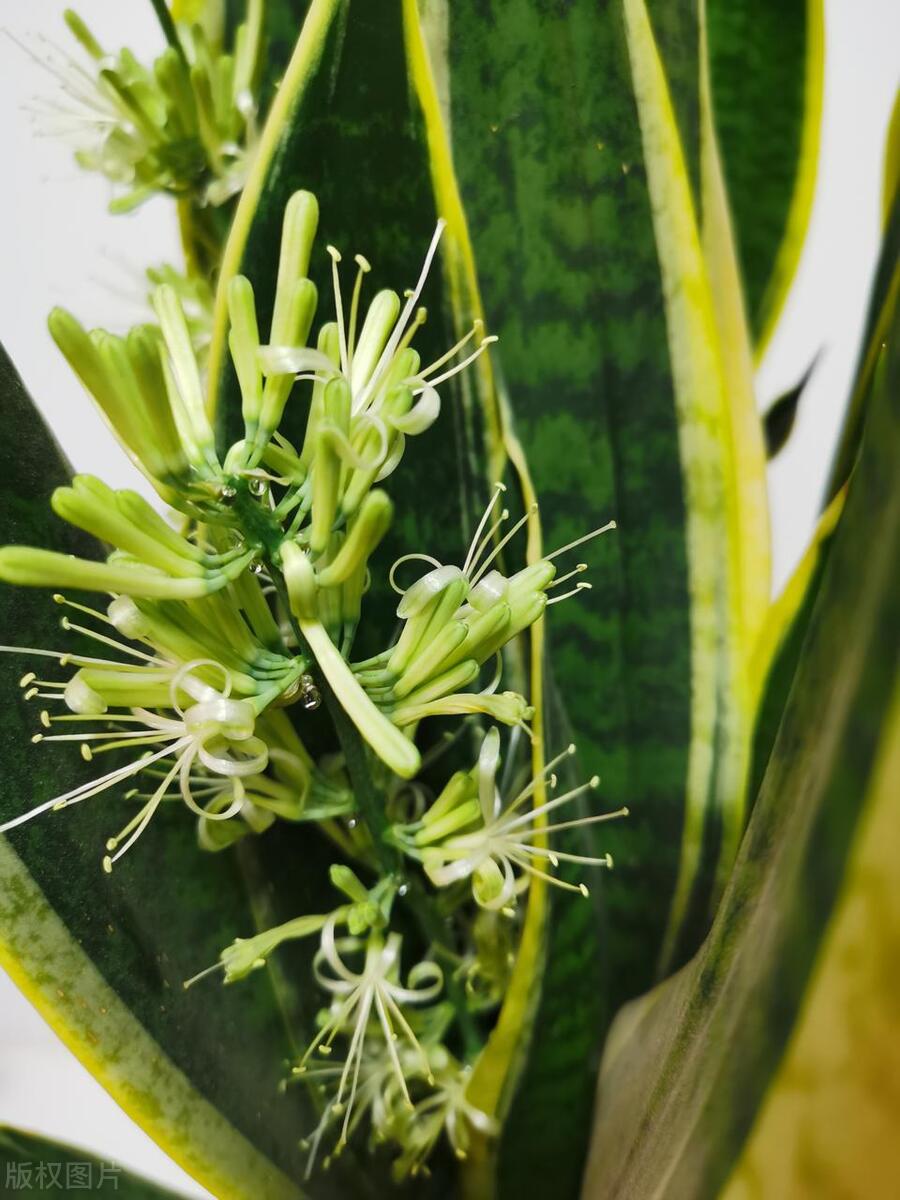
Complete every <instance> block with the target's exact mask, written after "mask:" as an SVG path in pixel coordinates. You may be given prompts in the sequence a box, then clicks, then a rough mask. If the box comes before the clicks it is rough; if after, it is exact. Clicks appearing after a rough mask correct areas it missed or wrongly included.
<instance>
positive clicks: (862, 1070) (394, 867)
mask: <svg viewBox="0 0 900 1200" xmlns="http://www.w3.org/2000/svg"><path fill="white" fill-rule="evenodd" d="M153 7H154V9H155V10H156V12H157V15H158V16H159V20H160V26H161V32H162V35H163V37H164V39H165V49H164V50H163V52H162V53H161V54H158V55H157V56H156V57H155V58H154V57H153V56H152V55H151V54H147V53H145V52H144V48H142V47H136V48H134V50H130V49H122V50H119V49H118V48H110V47H109V46H107V45H106V42H105V39H104V37H103V34H102V30H99V29H92V28H89V27H88V25H87V24H86V22H85V21H84V20H83V19H82V18H81V17H80V16H77V15H75V14H74V13H69V14H67V15H66V22H67V24H68V34H69V35H70V37H71V38H72V52H71V59H70V62H69V67H68V68H67V69H68V70H70V71H71V72H72V74H71V80H72V83H71V84H70V85H68V86H67V89H66V92H65V96H64V97H63V99H64V100H65V101H66V102H68V103H76V104H77V105H78V106H79V113H78V117H79V122H80V124H79V128H81V129H82V130H83V132H84V140H83V142H82V143H81V144H80V145H79V147H78V161H79V162H80V163H81V165H82V166H83V167H85V168H86V169H89V170H94V171H99V172H101V173H103V174H104V175H106V176H107V177H108V178H109V179H110V180H111V181H112V184H113V188H114V200H113V204H112V206H111V207H112V210H113V215H112V216H111V217H110V219H111V220H112V219H117V218H116V216H115V213H117V212H119V211H124V210H126V209H129V208H132V207H134V206H136V205H138V204H140V203H142V202H143V201H144V200H145V199H146V198H148V197H150V196H153V195H156V194H163V195H165V196H167V197H169V198H170V201H171V203H172V204H173V208H175V209H176V210H177V217H178V222H179V228H180V231H181V236H182V243H183V251H184V258H183V262H181V263H179V264H170V265H168V266H166V267H164V268H156V269H154V270H153V271H152V273H151V280H152V282H153V284H154V288H153V293H152V311H150V310H148V313H147V319H146V321H145V322H144V323H143V324H141V325H139V326H137V327H134V328H132V329H130V330H117V331H105V330H97V329H90V327H89V326H90V318H91V314H90V313H82V312H79V313H77V314H71V313H69V312H65V311H63V310H61V309H57V310H55V311H54V312H53V313H52V314H51V315H50V331H51V333H52V336H53V338H54V340H55V342H56V344H57V346H58V347H59V350H60V351H61V353H62V354H63V355H64V356H65V358H66V359H67V360H68V362H69V364H70V365H71V367H72V369H73V371H74V372H75V374H76V375H77V376H78V378H79V379H80V381H81V383H82V384H83V385H84V389H85V393H86V398H85V402H86V403H91V402H93V403H94V404H96V405H97V406H98V407H99V409H100V410H101V412H102V414H103V416H104V418H105V419H106V421H107V422H108V424H109V425H110V427H111V428H112V430H113V432H114V433H115V434H116V436H117V438H118V440H119V442H120V443H121V446H122V451H123V453H125V454H126V455H128V457H129V458H130V459H131V461H132V462H133V464H134V465H135V467H136V468H137V470H139V471H140V472H141V473H142V474H143V476H144V480H145V487H144V489H143V491H142V492H140V493H139V492H137V491H128V490H119V491H114V490H112V489H111V488H109V487H107V486H106V485H105V484H104V483H103V482H102V481H101V480H99V479H96V478H94V477H92V476H86V475H78V474H76V475H75V476H74V477H72V471H71V468H70V466H69V465H68V463H67V462H66V461H65V459H64V458H63V456H62V454H61V452H60V451H59V449H58V447H57V446H56V445H55V443H54V441H53V438H52V434H51V433H50V432H49V431H48V430H47V429H46V428H45V426H44V425H43V424H42V422H41V419H40V417H39V416H38V414H37V411H36V409H35V408H34V407H33V405H32V402H31V400H30V398H29V397H28V395H27V393H26V391H25V388H24V386H23V384H22V382H21V380H20V379H19V378H18V376H17V374H16V372H15V369H14V367H13V365H12V363H11V362H10V360H9V359H8V357H6V356H5V355H4V356H3V357H2V360H0V394H2V398H3V405H4V414H5V417H6V421H7V428H8V430H9V431H10V434H11V435H10V436H9V437H7V438H6V439H5V440H4V441H3V443H2V446H0V456H2V460H3V470H2V472H0V491H2V497H3V504H2V506H0V523H2V540H3V541H4V542H6V543H8V544H7V545H6V546H5V547H4V548H3V549H0V579H2V580H3V581H4V582H3V586H2V589H0V612H2V616H3V622H4V641H5V642H7V643H8V644H7V645H6V646H5V647H3V650H4V653H3V654H2V655H0V672H2V676H3V678H2V687H3V694H4V696H5V698H6V699H5V705H6V707H5V710H4V711H5V713H6V719H5V721H4V724H3V729H2V734H0V738H2V755H3V763H4V767H5V779H6V787H5V788H4V792H3V797H2V800H0V833H2V834H3V837H0V965H2V966H3V968H4V969H5V970H6V971H7V972H8V973H9V974H10V975H11V976H12V978H13V979H14V980H15V982H16V983H17V984H18V985H19V986H20V987H21V988H22V990H23V991H24V992H25V994H26V996H27V997H28V998H29V999H30V1000H31V1001H32V1002H33V1004H34V1005H35V1006H36V1007H37V1008H38V1009H39V1010H40V1012H41V1013H42V1014H43V1015H44V1016H45V1018H46V1019H47V1020H48V1022H49V1023H50V1024H51V1025H52V1026H53V1028H54V1029H55V1030H56V1031H57V1032H58V1033H59V1034H60V1036H61V1037H62V1038H63V1040H64V1041H65V1043H66V1044H67V1046H68V1047H69V1048H70V1049H71V1050H72V1051H73V1052H74V1053H75V1054H76V1055H77V1056H78V1057H79V1058H80V1059H81V1060H82V1061H83V1062H84V1063H85V1064H86V1065H87V1067H88V1068H89V1069H90V1071H91V1072H92V1073H93V1074H94V1075H95V1076H96V1078H97V1079H98V1080H99V1081H100V1082H101V1083H102V1084H103V1086H104V1087H105V1088H106V1089H107V1090H108V1091H109V1092H110V1093H111V1094H112V1095H113V1096H114V1098H115V1099H116V1100H117V1101H118V1102H119V1103H120V1104H121V1105H122V1107H123V1108H124V1109H125V1110H126V1111H127V1112H128V1113H129V1114H130V1115H131V1116H132V1117H133V1118H134V1119H135V1120H136V1121H137V1122H138V1123H139V1124H140V1125H142V1126H143V1127H144V1129H146V1130H147V1132H148V1133H149V1134H150V1135H151V1136H152V1137H153V1138H154V1139H155V1140H156V1141H157V1142H158V1143H159V1144H160V1145H161V1146H162V1147H163V1149H164V1150H165V1151H167V1152H168V1153H169V1154H170V1155H171V1156H172V1158H173V1159H175V1160H176V1161H177V1162H178V1163H180V1164H181V1165H182V1166H183V1167H184V1168H185V1169H186V1170H187V1171H188V1172H189V1173H190V1174H192V1175H193V1176H194V1177H195V1178H196V1179H197V1180H198V1181H199V1182H200V1183H202V1184H203V1185H204V1186H205V1187H206V1188H207V1189H208V1190H209V1191H210V1192H211V1193H212V1194H213V1195H215V1196H217V1197H222V1198H224V1200H232V1198H235V1200H237V1198H243V1197H246V1198H248V1200H251V1198H252V1200H260V1198H261V1200H292V1198H299V1197H302V1196H309V1197H322V1198H327V1197H341V1198H342V1200H346V1198H348V1197H360V1198H366V1197H379V1198H382V1197H387V1196H391V1195H395V1194H396V1195H398V1196H401V1195H415V1196H416V1197H423V1198H424V1200H428V1198H432V1197H434V1198H437V1197H460V1198H463V1200H505V1198H507V1197H512V1196H517V1195H520V1194H523V1192H524V1193H527V1194H537V1195H548V1196H549V1195H553V1196H554V1197H578V1196H582V1197H584V1200H595V1198H596V1200H601V1198H605V1197H609V1198H610V1200H612V1198H613V1197H616V1198H622V1197H633V1198H635V1200H651V1198H653V1197H663V1196H666V1197H678V1198H681V1197H684V1198H687V1200H693V1198H696V1200H705V1198H707V1197H709V1198H712V1197H720V1196H721V1197H725V1198H727V1200H742V1198H743V1197H749V1196H754V1195H760V1196H762V1195H764V1196H766V1197H767V1198H768V1197H780V1196H784V1197H795V1196H799V1195H816V1196H828V1195H834V1196H837V1195H847V1196H857V1195H860V1196H861V1195H888V1194H890V1191H891V1188H892V1186H893V1181H894V1180H895V1179H896V1172H897V1168H898V1166H900V1163H898V1161H897V1152H896V1149H895V1148H894V1146H895V1143H896V1139H895V1138H892V1137H891V1136H890V1135H889V1132H888V1131H889V1130H890V1129H891V1127H892V1124H893V1123H895V1122H896V1119H897V1115H898V1106H897V1101H896V1096H895V1092H896V1088H895V1086H894V1084H893V1079H894V1077H895V1076H896V1074H897V1068H898V1066H900V1062H898V1057H897V1056H898V1050H897V1047H898V1045H900V1038H898V1034H900V1017H898V1010H897V1006H896V1002H895V993H896V978H895V976H896V965H895V964H896V946H897V939H898V936H900V888H898V886H897V882H896V871H895V869H894V864H895V862H896V857H897V852H898V850H900V846H898V833H897V830H898V828H900V824H898V819H897V818H898V795H900V791H898V783H900V725H898V713H900V709H898V702H900V694H898V691H897V657H898V629H900V620H898V617H900V613H898V596H900V578H898V564H900V555H898V549H900V547H898V540H900V485H898V478H897V471H896V463H897V458H898V452H900V413H898V407H897V404H898V397H900V340H898V338H897V337H896V322H897V317H896V311H895V310H896V298H897V280H898V274H897V261H898V259H897V238H898V230H900V225H898V221H900V205H898V204H897V197H896V183H897V180H896V172H895V171H892V170H889V171H888V174H887V179H886V184H885V213H886V218H885V230H884V245H883V250H882V258H881V262H880V266H879V270H878V273H877V276H876V279H875V284H874V287H873V294H872V298H871V302H870V311H869V315H868V320H867V324H866V332H865V337H864V342H863V346H862V349H861V352H860V360H859V368H858V371H857V374H856V378H855V381H854V385H853V392H852V396H851V397H849V398H848V410H847V411H848V417H847V421H846V427H845V430H844V433H843V437H842V442H841V446H840V450H839V453H838V456H837V458H836V461H835V465H834V470H833V474H832V480H831V483H830V487H829V494H828V495H827V496H826V497H825V499H824V503H823V511H822V518H821V521H820V523H819V526H818V528H817V530H816V532H815V536H814V538H813V540H812V542H811V545H810V547H809V550H808V553H807V555H806V557H805V558H804V560H803V561H802V562H801V564H800V566H799V567H798V569H797V571H796V574H795V575H794V577H793V578H792V579H791V581H790V582H789V584H788V585H787V587H786V588H785V589H784V591H783V593H782V594H781V595H779V596H778V597H777V598H775V599H774V600H773V599H772V596H771V581H770V562H769V513H768V505H767V497H766V465H767V446H768V447H772V446H773V445H775V444H777V443H778V442H779V441H780V440H784V438H785V437H786V436H787V435H788V432H789V426H790V420H789V419H788V420H787V422H785V418H784V415H783V412H779V414H778V415H777V417H775V416H774V415H773V421H772V422H771V427H770V428H769V429H767V428H766V421H765V420H764V418H763V417H761V415H760V413H759V410H758V406H757V403H756V399H755V396H754V382H753V371H754V364H755V362H756V361H757V360H758V358H759V356H760V355H761V353H762V352H763V350H764V348H765V346H766V344H767V341H768V339H769V338H770V336H771V333H772V330H773V329H774V327H775V325H776V324H777V321H778V317H779V314H780V311H781V307H782V304H783V301H784V298H785V296H786V293H787V290H788V288H789V285H790V282H791V278H792V275H793V272H794V268H795V266H796V263H797V260H798V257H799V253H800V249H801V246H802V244H803V239H804V234H805V230H806V225H807V221H808V217H809V212H810V207H811V200H812V195H813V190H814V183H815V163H816V157H817V149H818V132H819V123H820V112H821V88H822V70H823V53H824V47H823V38H824V34H823V16H822V3H821V0H789V2H788V3H782V4H778V5H775V4H763V5H759V4H750V3H748V2H746V0H603V2H602V3H597V2H596V0H590V2H588V0H570V2H569V3H565V4H559V3H556V2H551V0H455V2H454V3H452V4H451V3H449V2H448V0H383V2H382V3H381V4H378V5H376V4H372V3H366V2H365V0H246V3H243V2H242V0H176V2H175V3H174V4H173V6H172V8H171V9H170V8H168V7H166V5H165V4H164V3H163V0H153ZM66 98H67V99H66ZM894 137H895V138H896V123H895V129H894ZM895 149H896V148H895ZM889 161H890V162H895V161H896V156H895V155H894V156H892V157H891V158H890V159H889ZM792 406H793V401H791V402H789V403H788V404H787V408H788V409H790V410H791V411H792ZM773 429H774V430H775V432H773ZM12 430H15V435H14V436H12V432H11V431H12ZM60 518H61V519H60ZM60 626H61V627H62V628H60ZM79 751H80V753H79ZM111 1151H112V1152H113V1153H114V1148H111ZM76 1153H77V1152H74V1151H71V1150H70V1149H68V1148H54V1147H52V1146H49V1145H48V1144H46V1143H44V1142H41V1141H40V1140H38V1139H34V1138H31V1137H29V1136H28V1135H26V1134H20V1133H16V1132H15V1131H7V1132H5V1133H3V1134H2V1135H0V1158H2V1159H3V1164H2V1165H3V1167H4V1168H5V1169H6V1170H7V1171H8V1172H10V1173H11V1174H10V1175H8V1178H13V1177H14V1176H15V1177H16V1178H18V1175H16V1174H15V1173H16V1172H20V1171H21V1170H22V1169H23V1167H22V1164H23V1163H25V1164H32V1165H34V1164H38V1163H41V1162H45V1161H50V1160H53V1161H56V1162H66V1163H68V1162H69V1161H70V1160H71V1159H72V1157H73V1155H74V1154H76ZM82 1165H84V1166H85V1167H86V1166H89V1165H90V1160H88V1159H85V1160H84V1163H83V1164H82ZM29 1169H30V1168H29ZM116 1183H117V1187H118V1188H119V1190H120V1191H121V1192H123V1193H124V1194H126V1195H134V1196H144V1195H155V1194H160V1193H158V1192H157V1191H156V1190H155V1189H154V1188H153V1186H152V1185H150V1184H146V1183H144V1182H142V1181H140V1180H137V1179H134V1178H132V1177H128V1176H125V1175H124V1174H122V1175H120V1176H117V1178H116Z"/></svg>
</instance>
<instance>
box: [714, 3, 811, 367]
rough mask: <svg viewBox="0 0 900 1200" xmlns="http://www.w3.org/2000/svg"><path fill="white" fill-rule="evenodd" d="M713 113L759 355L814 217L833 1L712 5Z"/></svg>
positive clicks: (778, 311) (773, 324)
mask: <svg viewBox="0 0 900 1200" xmlns="http://www.w3.org/2000/svg"><path fill="white" fill-rule="evenodd" d="M707 10H708V14H709V47H710V65H711V71H712V92H713V109H714V113H715V123H716V130H717V132H718V136H719V141H720V145H721V147H722V157H723V163H724V169H725V180H726V183H727V188H728V195H729V201H730V205H731V211H732V214H733V216H734V222H735V227H736V230H737V241H738V244H739V247H740V259H741V267H742V273H743V278H744V285H745V290H746V300H747V307H748V311H749V313H750V320H751V323H752V326H753V332H754V335H755V340H756V346H757V352H758V353H759V352H761V351H762V349H763V348H764V347H765V344H766V343H767V341H768V339H769V337H770V336H771V333H772V330H773V329H774V327H775V324H776V322H777V320H778V317H779V315H780V312H781V308H782V306H783V304H784V300H785V298H786V296H787V292H788V289H789V287H790V284H791V280H792V279H793V276H794V272H795V270H796V267H797V262H798V261H799V258H800V251H801V249H802V246H803V240H804V237H805V235H806V229H807V226H808V223H809V216H810V212H811V209H812V198H813V190H814V187H815V179H816V167H817V159H818V152H819V132H820V127H821V118H822V85H823V76H824V57H825V18H824V3H823V0H764V2H763V3H758V2H754V0H707Z"/></svg>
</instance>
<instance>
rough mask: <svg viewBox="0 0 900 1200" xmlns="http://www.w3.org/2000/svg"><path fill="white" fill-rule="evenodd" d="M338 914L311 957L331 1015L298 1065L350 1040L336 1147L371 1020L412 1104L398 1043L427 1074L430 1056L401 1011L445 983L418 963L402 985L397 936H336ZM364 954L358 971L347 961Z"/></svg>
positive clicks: (334, 1106) (302, 1067) (347, 1120)
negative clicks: (340, 1041)
mask: <svg viewBox="0 0 900 1200" xmlns="http://www.w3.org/2000/svg"><path fill="white" fill-rule="evenodd" d="M337 920H338V917H337V915H336V914H332V916H331V917H330V918H329V920H328V922H327V923H326V925H325V927H324V929H323V930H322V941H321V945H320V947H319V950H318V951H317V953H316V956H315V958H314V960H313V973H314V975H315V978H316V980H317V982H318V983H319V984H320V985H321V987H323V988H324V989H325V990H326V991H327V992H329V993H330V995H331V996H332V998H333V999H332V1006H331V1010H330V1012H329V1015H328V1017H327V1019H326V1021H325V1022H324V1024H323V1026H322V1028H321V1029H320V1030H319V1032H318V1034H317V1035H316V1037H315V1038H314V1039H313V1041H312V1043H311V1044H310V1046H309V1048H308V1050H307V1051H306V1053H305V1054H304V1056H303V1058H302V1059H301V1061H300V1064H299V1066H298V1067H297V1068H296V1071H295V1073H296V1074H303V1073H304V1072H305V1071H306V1069H307V1064H308V1062H309V1060H310V1058H311V1056H312V1055H313V1053H314V1052H316V1051H318V1052H319V1053H320V1054H325V1055H328V1054H330V1053H331V1048H332V1045H333V1043H334V1040H335V1038H336V1037H338V1036H339V1035H340V1036H343V1037H346V1038H348V1039H349V1046H348V1048H347V1053H346V1057H345V1061H344V1064H343V1067H342V1069H341V1072H340V1076H339V1079H338V1085H337V1090H336V1092H335V1096H334V1100H333V1101H332V1103H331V1106H330V1112H331V1114H332V1115H334V1116H341V1115H343V1117H344V1120H343V1124H342V1127H341V1136H340V1140H339V1143H338V1145H339V1147H340V1146H343V1145H344V1144H346V1141H347V1138H348V1137H349V1133H350V1129H351V1122H352V1117H353V1111H354V1105H355V1102H356V1097H357V1091H358V1088H359V1082H360V1075H361V1070H362V1065H363V1062H364V1059H365V1053H366V1049H367V1045H368V1043H369V1042H370V1037H371V1034H370V1022H371V1023H373V1024H374V1025H375V1026H376V1027H377V1028H380V1032H381V1035H382V1036H383V1038H384V1042H385V1045H386V1047H387V1053H388V1057H389V1060H390V1065H391V1070H392V1072H393V1078H394V1079H395V1081H396V1084H397V1087H398V1088H399V1089H400V1093H401V1095H402V1096H403V1098H404V1100H405V1101H406V1103H407V1104H409V1105H410V1106H411V1104H412V1101H411V1100H410V1097H409V1090H408V1087H407V1083H406V1071H405V1070H404V1065H403V1063H402V1060H401V1055H400V1048H401V1047H402V1045H403V1044H404V1043H405V1044H406V1046H407V1047H408V1048H410V1049H411V1050H412V1051H413V1052H414V1053H415V1054H416V1055H417V1056H418V1059H419V1062H420V1064H421V1068H422V1070H423V1072H424V1074H425V1076H426V1078H428V1079H430V1078H431V1069H430V1067H429V1064H428V1056H427V1054H426V1052H425V1050H424V1048H423V1047H422V1046H421V1045H420V1043H419V1041H418V1039H417V1037H416V1035H415V1033H414V1032H413V1029H412V1027H411V1025H410V1023H409V1021H408V1019H407V1018H406V1016H405V1015H404V1012H403V1009H404V1007H406V1006H408V1005H420V1004H428V1003H430V1002H431V1001H432V1000H434V999H436V998H437V996H438V995H439V994H440V991H441V989H442V987H443V983H444V976H443V972H442V971H441V968H440V967H439V966H438V965H437V963H434V962H429V961H423V962H420V963H417V964H416V965H415V966H414V967H413V968H412V970H411V971H410V973H409V976H408V978H407V983H406V986H405V987H404V986H403V985H402V984H401V982H400V950H401V937H400V935H399V934H398V933H388V934H387V937H385V936H384V935H383V934H382V933H381V932H380V931H379V930H377V929H373V930H372V931H371V932H370V933H369V935H368V937H367V938H366V940H365V941H363V940H362V939H360V938H354V937H346V938H335V926H336V924H337ZM360 955H362V956H363V962H362V966H361V968H360V969H359V970H358V971H355V970H353V969H352V968H351V967H349V966H348V965H347V962H346V959H347V958H348V957H351V958H352V957H357V958H358V956H360Z"/></svg>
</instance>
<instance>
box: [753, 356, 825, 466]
mask: <svg viewBox="0 0 900 1200" xmlns="http://www.w3.org/2000/svg"><path fill="white" fill-rule="evenodd" d="M817 361H818V359H813V361H812V362H811V363H810V365H809V366H808V367H807V369H806V370H805V371H804V372H803V376H802V378H801V379H800V380H799V381H798V382H797V383H795V384H794V386H793V387H792V388H788V390H787V391H786V392H783V393H782V394H781V395H780V396H778V397H777V398H776V399H775V400H773V402H772V403H771V404H770V405H769V407H768V408H767V409H766V415H765V416H764V417H763V428H764V430H765V435H766V454H767V455H768V456H769V458H774V457H775V455H776V454H778V453H779V452H780V451H781V450H783V449H784V447H785V444H786V443H787V440H788V438H789V437H790V436H791V433H792V432H793V429H794V422H795V421H796V420H797V409H798V406H799V404H800V397H801V396H802V395H803V392H804V391H805V389H806V385H807V384H808V383H809V381H810V379H811V377H812V373H813V371H814V370H815V369H816V362H817Z"/></svg>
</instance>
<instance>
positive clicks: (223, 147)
mask: <svg viewBox="0 0 900 1200" xmlns="http://www.w3.org/2000/svg"><path fill="white" fill-rule="evenodd" d="M262 15H263V5H262V0H249V2H248V4H247V14H246V19H245V21H244V22H243V23H242V24H241V25H240V26H239V27H238V30H237V33H236V37H235V42H234V49H233V52H232V53H224V52H222V50H221V48H220V47H219V46H217V45H215V44H214V43H213V42H212V41H211V40H210V38H209V37H208V36H207V34H206V33H205V32H204V30H203V28H202V27H201V26H200V25H181V26H180V27H179V28H178V29H177V31H175V30H174V27H173V33H174V44H172V45H169V46H167V48H166V49H165V50H164V51H163V53H162V54H160V55H159V56H158V57H157V58H156V59H155V60H154V61H153V63H152V64H151V65H150V66H146V65H145V64H143V63H141V62H140V61H139V60H138V59H137V58H136V57H135V56H134V54H132V52H131V51H130V50H121V51H119V52H118V53H117V54H112V53H110V52H109V51H107V50H105V49H104V47H103V46H102V45H101V44H100V42H99V41H98V40H97V39H96V37H95V36H94V35H93V33H92V32H91V31H90V29H89V28H88V26H87V25H86V24H85V22H84V21H83V20H82V19H81V17H79V16H78V15H77V14H76V13H74V12H72V11H71V10H69V11H67V12H66V14H65V21H66V24H67V25H68V27H69V30H70V32H71V34H72V35H73V36H74V38H75V39H76V40H77V42H78V45H79V47H80V50H81V52H82V57H81V59H75V58H73V57H71V56H69V55H62V56H60V55H59V54H54V55H52V56H50V57H48V58H46V59H41V60H39V61H40V62H41V65H42V66H44V67H45V68H46V69H47V70H48V71H50V72H51V74H53V75H54V76H55V77H56V78H57V80H58V82H59V83H60V85H61V88H62V93H63V96H64V98H65V99H64V107H62V108H61V109H59V108H57V106H56V105H53V106H49V114H48V116H49V117H50V118H51V119H52V121H53V124H54V125H55V126H57V127H59V128H60V129H61V132H62V133H63V134H65V135H67V137H68V138H69V139H70V140H71V141H72V142H74V144H75V147H76V150H75V156H76V159H77V161H78V162H79V164H80V165H81V166H83V167H85V168H87V169H88V170H91V171H97V172H99V173H100V174H102V175H105V176H106V178H107V179H109V180H110V181H111V182H112V183H113V184H114V185H115V187H116V188H117V195H116V197H115V199H114V200H113V202H112V204H111V206H110V207H111V209H112V211H114V212H127V211H128V210H130V209H132V208H135V207H136V206H137V205H139V204H142V203H143V202H144V201H145V200H147V199H148V198H149V197H150V196H152V195H154V194H156V193H158V192H166V193H169V194H172V195H176V196H185V197H190V198H191V199H193V200H195V201H197V202H198V203H200V204H209V205H220V204H223V203H224V202H225V201H227V200H228V199H230V198H231V197H232V196H234V195H235V194H236V193H237V192H239V191H240V190H241V188H242V187H243V185H244V179H245V177H246V174H247V170H248V167H249V164H250V162H251V160H252V157H253V153H254V150H255V147H256V141H257V124H256V118H257V103H256V99H255V83H256V74H257V68H258V60H259V54H260V40H261V36H262Z"/></svg>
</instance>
